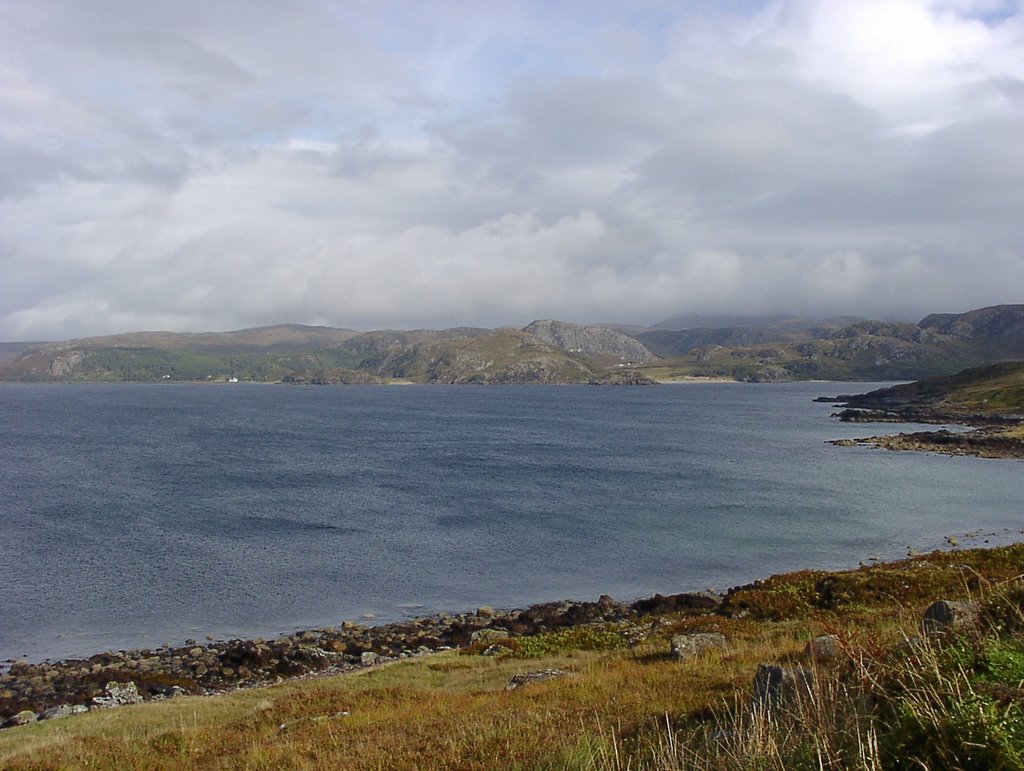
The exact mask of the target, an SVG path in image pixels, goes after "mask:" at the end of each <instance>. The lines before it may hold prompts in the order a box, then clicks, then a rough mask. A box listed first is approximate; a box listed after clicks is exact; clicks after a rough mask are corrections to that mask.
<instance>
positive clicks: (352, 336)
mask: <svg viewBox="0 0 1024 771" xmlns="http://www.w3.org/2000/svg"><path fill="white" fill-rule="evenodd" d="M840 321H841V320H832V321H828V320H825V321H820V322H817V323H815V324H812V323H810V322H809V321H807V320H793V319H790V321H789V322H783V323H781V324H780V325H778V326H770V327H759V326H731V327H699V328H691V329H686V330H668V329H651V328H646V329H643V330H639V331H637V330H635V329H634V328H632V327H618V328H616V327H615V326H613V325H602V324H588V325H579V324H573V323H570V322H565V321H557V320H554V319H543V320H536V321H533V322H530V323H529V324H527V325H526V326H525V327H522V328H521V329H517V328H513V327H509V328H503V329H487V328H483V327H453V328H449V329H442V330H432V329H415V330H374V331H369V332H360V331H357V330H353V329H346V328H336V327H328V326H312V325H303V324H290V323H286V324H275V325H270V326H265V327H252V328H247V329H240V330H233V331H229V332H200V333H194V332H167V331H150V332H130V333H123V334H118V335H108V336H100V337H87V338H80V339H74V340H66V341H58V342H43V343H26V344H21V343H10V344H4V345H3V357H2V358H0V381H7V382H10V381H31V382H75V381H99V382H109V381H143V382H146V381H155V382H159V381H167V380H170V381H210V380H214V381H217V380H228V381H233V380H234V379H238V380H251V381H261V382H306V383H312V382H360V383H363V382H389V381H394V380H402V381H408V382H416V383H589V382H594V381H597V382H606V381H607V382H611V381H614V382H633V381H636V382H640V380H641V379H642V380H644V381H646V380H648V379H654V380H679V379H687V378H692V377H715V378H730V379H735V380H742V381H750V382H766V381H768V382H771V381H786V380H807V379H823V380H913V379H919V378H923V377H929V376H934V375H945V374H952V373H953V372H957V371H959V370H961V369H964V368H965V367H972V366H982V365H985V364H991V363H994V362H997V361H1001V360H1004V359H1015V358H1024V305H999V306H990V307H986V308H979V309H975V310H972V311H968V312H966V313H961V314H946V313H940V314H931V315H929V316H926V317H925V318H924V319H922V320H921V321H920V322H919V323H918V324H910V323H906V322H893V321H872V320H866V319H858V320H856V321H854V322H853V323H850V324H845V325H841V324H840ZM22 345H24V347H20V346H22ZM634 368H635V369H637V370H638V371H639V372H640V374H641V375H643V378H638V377H618V376H617V377H605V376H606V375H609V374H610V373H614V372H616V371H619V370H622V369H634ZM332 373H333V374H332ZM353 373H362V374H353Z"/></svg>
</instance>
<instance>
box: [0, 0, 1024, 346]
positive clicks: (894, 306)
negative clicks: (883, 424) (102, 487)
mask: <svg viewBox="0 0 1024 771" xmlns="http://www.w3.org/2000/svg"><path fill="white" fill-rule="evenodd" d="M1004 302H1024V2H1022V1H1021V0H1011V1H1004V0H771V1H767V2H765V1H762V2H757V1H755V0H732V1H728V0H717V2H716V1H714V0H675V1H670V0H617V2H611V1H609V0H558V2H551V1H550V0H494V1H492V0H289V2H265V1H262V0H159V1H157V0H3V1H2V2H0V339H4V340H25V339H55V338H64V337H73V336H84V335H92V334H104V333H112V332H120V331H128V330H138V329H171V330H182V331H185V330H196V331H198V330H226V329H237V328H241V327H246V326H255V325H262V324H271V323H277V322H283V321H294V322H302V323H312V324H330V325H334V326H348V327H354V328H358V329H372V328H381V327H419V326H429V327H440V326H450V325H457V324H473V325H484V326H498V325H509V324H515V325H522V324H525V323H527V322H529V321H530V320H532V319H534V318H547V317H554V318H560V319H564V320H569V321H577V322H597V321H606V322H619V323H639V324H647V323H652V322H656V321H658V320H660V319H661V318H663V317H665V316H669V315H672V314H676V313H680V312H717V313H765V312H783V313H794V314H813V315H822V316H824V315H833V314H850V313H853V314H859V315H868V316H875V317H897V318H908V319H916V318H918V317H919V316H921V315H923V314H925V313H927V312H931V311H962V310H967V309H969V308H972V307H979V306H983V305H990V304H996V303H1004Z"/></svg>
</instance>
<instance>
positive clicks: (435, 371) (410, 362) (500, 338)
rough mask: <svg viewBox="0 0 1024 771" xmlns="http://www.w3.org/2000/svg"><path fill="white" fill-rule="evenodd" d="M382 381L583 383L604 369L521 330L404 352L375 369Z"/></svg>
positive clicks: (393, 356) (423, 346) (511, 330)
mask: <svg viewBox="0 0 1024 771" xmlns="http://www.w3.org/2000/svg"><path fill="white" fill-rule="evenodd" d="M374 369H375V372H376V373H377V374H379V375H382V376H385V377H391V378H403V379H406V380H413V381H416V382H423V383H481V384H482V383H492V384H497V383H538V384H551V383H583V382H589V381H590V380H591V379H592V378H593V377H595V376H596V375H597V374H599V373H600V372H602V371H603V368H602V367H601V366H599V365H598V364H596V363H594V362H592V361H590V360H589V359H587V358H586V357H584V356H583V355H581V354H577V353H570V352H567V351H564V350H562V349H561V348H558V347H556V346H553V345H550V344H548V343H545V342H544V341H543V340H541V339H539V338H538V337H535V336H534V335H531V334H529V333H528V332H523V331H521V330H516V329H502V330H498V331H496V332H492V333H490V334H488V335H485V336H483V337H476V338H472V339H468V340H458V339H455V340H453V339H448V340H437V341H434V342H430V343H420V344H416V345H413V346H411V347H409V348H404V349H401V350H399V351H397V352H396V353H394V354H393V355H391V356H389V357H387V358H386V359H384V360H383V361H382V362H381V363H380V364H378V365H377V366H376V367H375V368H374Z"/></svg>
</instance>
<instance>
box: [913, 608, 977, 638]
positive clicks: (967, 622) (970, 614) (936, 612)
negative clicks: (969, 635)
mask: <svg viewBox="0 0 1024 771" xmlns="http://www.w3.org/2000/svg"><path fill="white" fill-rule="evenodd" d="M978 613H979V608H978V605H977V604H976V603H973V602H960V601H957V600H936V601H935V602H933V603H932V604H931V605H929V606H928V608H927V610H925V612H924V618H923V619H922V622H921V623H922V627H923V629H924V633H925V634H926V635H934V634H942V633H944V632H950V631H955V630H957V629H963V628H965V627H970V626H973V625H974V624H975V623H976V622H977V620H978Z"/></svg>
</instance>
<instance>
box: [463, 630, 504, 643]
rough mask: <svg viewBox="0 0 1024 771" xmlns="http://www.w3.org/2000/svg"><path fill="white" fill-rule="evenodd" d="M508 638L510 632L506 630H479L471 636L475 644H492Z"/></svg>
mask: <svg viewBox="0 0 1024 771" xmlns="http://www.w3.org/2000/svg"><path fill="white" fill-rule="evenodd" d="M506 638H508V632H507V631H506V630H504V629H477V630H476V631H475V632H473V634H471V635H470V636H469V639H470V640H472V641H473V642H482V643H492V642H494V641H495V640H504V639H506Z"/></svg>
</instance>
